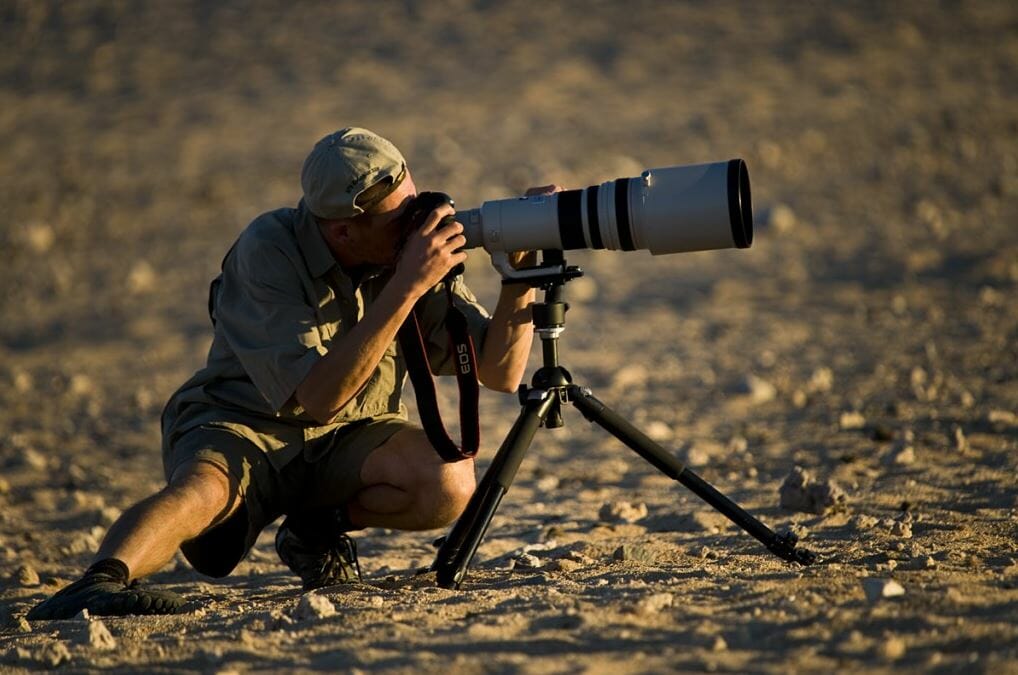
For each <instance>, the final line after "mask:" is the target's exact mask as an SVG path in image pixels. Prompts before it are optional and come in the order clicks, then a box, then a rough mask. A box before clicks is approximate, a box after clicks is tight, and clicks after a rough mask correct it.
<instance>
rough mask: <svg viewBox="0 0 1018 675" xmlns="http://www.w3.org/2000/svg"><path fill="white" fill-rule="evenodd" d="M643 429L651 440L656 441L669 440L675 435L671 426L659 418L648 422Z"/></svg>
mask: <svg viewBox="0 0 1018 675" xmlns="http://www.w3.org/2000/svg"><path fill="white" fill-rule="evenodd" d="M643 431H644V433H646V434H647V435H648V436H650V439H651V440H653V441H658V442H662V441H670V440H671V439H672V438H673V437H674V436H675V432H674V431H673V430H672V428H671V427H670V426H668V425H667V424H665V423H664V422H662V421H660V420H654V421H653V422H650V423H649V424H648V425H647V426H646V427H644V429H643Z"/></svg>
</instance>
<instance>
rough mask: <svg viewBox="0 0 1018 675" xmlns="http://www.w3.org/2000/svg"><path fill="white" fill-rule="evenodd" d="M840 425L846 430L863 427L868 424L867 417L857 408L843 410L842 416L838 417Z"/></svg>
mask: <svg viewBox="0 0 1018 675" xmlns="http://www.w3.org/2000/svg"><path fill="white" fill-rule="evenodd" d="M838 426H839V427H841V428H842V430H844V431H850V430H852V429H862V428H864V427H865V426H866V418H865V417H864V416H863V414H862V413H860V412H858V411H856V410H852V411H850V412H843V413H841V417H840V418H839V419H838Z"/></svg>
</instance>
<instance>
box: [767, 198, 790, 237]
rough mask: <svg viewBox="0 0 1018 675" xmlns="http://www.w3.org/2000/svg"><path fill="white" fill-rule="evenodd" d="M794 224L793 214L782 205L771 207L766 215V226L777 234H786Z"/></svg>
mask: <svg viewBox="0 0 1018 675" xmlns="http://www.w3.org/2000/svg"><path fill="white" fill-rule="evenodd" d="M796 222H797V221H796V218H795V212H794V211H792V209H791V208H789V207H788V206H786V205H784V204H777V205H775V206H773V207H772V208H771V209H770V211H769V212H768V215H767V224H768V225H770V226H772V227H773V228H774V230H775V231H777V232H788V231H789V230H791V229H792V228H794V227H795V224H796Z"/></svg>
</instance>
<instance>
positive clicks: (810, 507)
mask: <svg viewBox="0 0 1018 675" xmlns="http://www.w3.org/2000/svg"><path fill="white" fill-rule="evenodd" d="M779 495H780V504H781V508H784V509H788V510H790V511H803V512H805V513H816V514H818V515H823V514H825V513H827V512H828V511H830V510H831V509H833V508H835V507H838V506H840V505H842V504H844V502H845V500H846V499H847V496H846V495H845V493H844V491H842V489H841V488H840V487H838V486H837V485H836V484H835V483H834V482H833V481H830V480H826V481H823V482H817V481H814V480H813V477H812V476H811V475H810V474H809V473H808V472H807V471H806V470H805V469H803V468H802V467H799V466H797V467H795V468H794V469H792V472H791V473H789V474H788V476H787V477H786V478H785V482H784V483H782V484H781V488H780V491H779Z"/></svg>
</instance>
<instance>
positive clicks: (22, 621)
mask: <svg viewBox="0 0 1018 675" xmlns="http://www.w3.org/2000/svg"><path fill="white" fill-rule="evenodd" d="M14 628H15V629H16V630H17V631H18V632H19V633H31V632H32V624H30V623H28V619H26V618H25V617H23V616H19V617H18V618H17V619H16V620H15V621H14Z"/></svg>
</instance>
